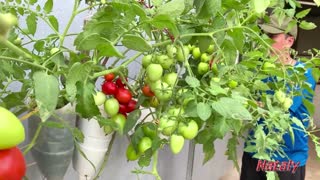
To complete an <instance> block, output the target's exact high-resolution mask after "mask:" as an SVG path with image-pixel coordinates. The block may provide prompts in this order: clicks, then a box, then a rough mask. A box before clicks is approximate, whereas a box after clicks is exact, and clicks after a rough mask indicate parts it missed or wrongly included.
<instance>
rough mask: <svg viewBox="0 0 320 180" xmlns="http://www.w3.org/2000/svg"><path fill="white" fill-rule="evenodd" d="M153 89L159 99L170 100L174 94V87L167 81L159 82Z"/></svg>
mask: <svg viewBox="0 0 320 180" xmlns="http://www.w3.org/2000/svg"><path fill="white" fill-rule="evenodd" d="M152 91H153V92H154V94H155V96H156V97H157V98H158V99H159V101H168V100H170V98H171V96H172V87H170V86H169V85H168V84H167V83H165V82H160V83H157V84H156V86H155V88H154V90H152Z"/></svg>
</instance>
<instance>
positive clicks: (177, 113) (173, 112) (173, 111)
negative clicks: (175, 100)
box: [168, 107, 184, 117]
mask: <svg viewBox="0 0 320 180" xmlns="http://www.w3.org/2000/svg"><path fill="white" fill-rule="evenodd" d="M182 114H184V109H183V108H180V107H171V108H170V109H169V110H168V115H169V116H175V117H177V116H180V115H182Z"/></svg>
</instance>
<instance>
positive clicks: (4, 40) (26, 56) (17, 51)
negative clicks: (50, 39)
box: [0, 35, 32, 59]
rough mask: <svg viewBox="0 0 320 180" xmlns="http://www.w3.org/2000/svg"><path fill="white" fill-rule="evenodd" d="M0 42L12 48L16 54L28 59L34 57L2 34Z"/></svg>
mask: <svg viewBox="0 0 320 180" xmlns="http://www.w3.org/2000/svg"><path fill="white" fill-rule="evenodd" d="M0 43H1V44H3V45H4V46H6V47H8V48H9V49H10V50H12V51H14V52H15V53H16V54H18V55H20V56H22V57H24V58H27V59H32V56H31V55H30V54H28V53H26V52H24V51H22V50H21V49H20V48H19V47H17V46H16V45H14V44H12V43H11V42H10V41H8V40H7V39H5V37H3V36H1V35H0Z"/></svg>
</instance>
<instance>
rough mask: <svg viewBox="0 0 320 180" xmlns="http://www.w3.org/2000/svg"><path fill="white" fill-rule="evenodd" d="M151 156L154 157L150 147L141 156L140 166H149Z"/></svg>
mask: <svg viewBox="0 0 320 180" xmlns="http://www.w3.org/2000/svg"><path fill="white" fill-rule="evenodd" d="M151 158H152V151H151V148H150V149H149V150H147V151H146V152H145V153H144V154H143V155H142V156H141V157H140V158H139V161H138V164H139V166H140V167H148V166H149V165H150V162H151Z"/></svg>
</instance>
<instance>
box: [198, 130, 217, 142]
mask: <svg viewBox="0 0 320 180" xmlns="http://www.w3.org/2000/svg"><path fill="white" fill-rule="evenodd" d="M212 137H213V136H212V132H211V129H204V130H202V131H200V132H199V133H198V135H197V136H196V138H195V141H196V142H197V143H198V144H206V143H207V142H208V141H210V140H212Z"/></svg>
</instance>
